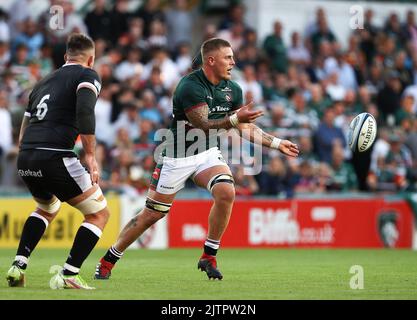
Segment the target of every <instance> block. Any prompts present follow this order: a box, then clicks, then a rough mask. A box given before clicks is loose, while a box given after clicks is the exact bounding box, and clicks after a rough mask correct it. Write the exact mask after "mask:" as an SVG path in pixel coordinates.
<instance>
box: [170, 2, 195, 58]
mask: <svg viewBox="0 0 417 320" xmlns="http://www.w3.org/2000/svg"><path fill="white" fill-rule="evenodd" d="M173 2H174V3H173V4H172V5H171V6H170V7H169V8H168V10H166V11H165V21H166V28H167V30H168V48H169V50H170V51H171V52H175V51H176V49H178V47H179V45H180V44H182V43H188V42H189V41H190V39H191V37H192V28H193V18H192V15H191V12H190V10H189V9H188V8H187V0H175V1H173Z"/></svg>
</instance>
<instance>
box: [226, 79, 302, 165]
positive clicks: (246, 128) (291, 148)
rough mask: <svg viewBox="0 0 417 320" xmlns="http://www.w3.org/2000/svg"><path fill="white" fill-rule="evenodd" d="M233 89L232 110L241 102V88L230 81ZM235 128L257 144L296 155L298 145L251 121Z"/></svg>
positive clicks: (289, 154) (288, 154) (236, 108)
mask: <svg viewBox="0 0 417 320" xmlns="http://www.w3.org/2000/svg"><path fill="white" fill-rule="evenodd" d="M231 85H232V89H233V96H234V99H233V102H232V110H231V111H232V112H236V111H237V110H239V109H240V108H241V106H242V104H243V93H242V89H241V88H240V86H239V85H238V84H236V83H235V82H233V81H232V82H231ZM236 129H237V131H238V133H239V135H240V136H241V137H242V138H244V139H246V140H249V141H250V142H252V143H254V144H258V145H262V146H265V147H268V148H272V149H277V150H279V151H280V152H282V153H283V154H285V155H287V156H291V157H297V156H298V153H299V151H298V146H297V145H296V144H295V143H292V142H291V141H289V140H282V139H279V138H277V137H274V136H272V135H270V134H269V133H266V132H265V131H263V130H262V129H261V128H259V127H258V126H257V125H256V124H254V123H253V122H251V123H238V124H237V126H236Z"/></svg>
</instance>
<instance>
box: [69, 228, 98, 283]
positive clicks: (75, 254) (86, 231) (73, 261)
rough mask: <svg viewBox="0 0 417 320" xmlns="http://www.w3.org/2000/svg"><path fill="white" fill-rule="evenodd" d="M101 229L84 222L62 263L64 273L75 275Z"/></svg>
mask: <svg viewBox="0 0 417 320" xmlns="http://www.w3.org/2000/svg"><path fill="white" fill-rule="evenodd" d="M101 234H102V231H101V230H100V228H98V227H97V226H96V225H94V224H91V223H88V222H84V223H83V224H81V227H80V228H79V229H78V231H77V234H76V235H75V239H74V243H73V245H72V248H71V251H70V254H69V256H68V259H67V261H66V263H65V265H64V271H63V273H64V275H66V276H69V275H76V274H78V273H79V271H80V268H81V265H82V264H83V262H84V260H85V259H87V257H88V255H89V254H90V253H91V251H92V250H93V249H94V247H95V246H96V244H97V241H98V240H99V239H100V236H101Z"/></svg>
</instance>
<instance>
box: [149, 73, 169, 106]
mask: <svg viewBox="0 0 417 320" xmlns="http://www.w3.org/2000/svg"><path fill="white" fill-rule="evenodd" d="M144 89H145V90H150V91H152V93H153V94H154V96H155V98H156V103H157V104H158V103H159V101H160V100H161V99H162V98H163V97H165V96H167V95H168V94H169V93H168V90H167V89H165V87H164V84H163V82H162V75H161V69H160V68H159V67H157V66H154V67H153V68H152V71H151V76H150V77H149V79H148V80H147V81H146V83H145V86H144Z"/></svg>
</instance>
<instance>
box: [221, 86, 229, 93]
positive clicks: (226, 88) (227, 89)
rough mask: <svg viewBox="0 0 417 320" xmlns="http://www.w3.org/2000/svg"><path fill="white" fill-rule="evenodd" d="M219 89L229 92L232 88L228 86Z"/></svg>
mask: <svg viewBox="0 0 417 320" xmlns="http://www.w3.org/2000/svg"><path fill="white" fill-rule="evenodd" d="M221 91H226V92H230V91H232V89H230V88H229V87H224V88H223V89H221Z"/></svg>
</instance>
